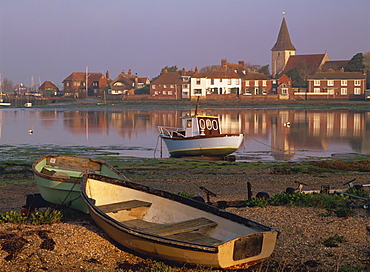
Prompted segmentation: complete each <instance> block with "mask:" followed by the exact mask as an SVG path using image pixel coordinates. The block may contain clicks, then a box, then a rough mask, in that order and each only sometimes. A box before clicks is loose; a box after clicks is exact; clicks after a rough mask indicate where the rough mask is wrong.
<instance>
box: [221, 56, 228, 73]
mask: <svg viewBox="0 0 370 272" xmlns="http://www.w3.org/2000/svg"><path fill="white" fill-rule="evenodd" d="M221 70H222V71H226V70H227V60H226V59H222V60H221Z"/></svg>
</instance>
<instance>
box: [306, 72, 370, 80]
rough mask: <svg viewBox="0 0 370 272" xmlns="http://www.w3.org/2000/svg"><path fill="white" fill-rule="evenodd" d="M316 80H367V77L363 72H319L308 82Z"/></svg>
mask: <svg viewBox="0 0 370 272" xmlns="http://www.w3.org/2000/svg"><path fill="white" fill-rule="evenodd" d="M314 79H366V75H364V74H363V73H361V72H319V73H316V74H314V75H313V76H311V77H310V78H309V79H308V80H314Z"/></svg>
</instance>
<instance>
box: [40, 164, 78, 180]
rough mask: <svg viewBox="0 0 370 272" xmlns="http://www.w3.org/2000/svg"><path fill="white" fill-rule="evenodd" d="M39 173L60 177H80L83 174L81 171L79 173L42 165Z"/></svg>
mask: <svg viewBox="0 0 370 272" xmlns="http://www.w3.org/2000/svg"><path fill="white" fill-rule="evenodd" d="M41 173H43V174H46V175H49V176H54V177H62V178H70V177H71V178H80V177H82V175H83V173H81V172H80V171H72V170H65V169H59V168H53V167H43V168H42V169H41Z"/></svg>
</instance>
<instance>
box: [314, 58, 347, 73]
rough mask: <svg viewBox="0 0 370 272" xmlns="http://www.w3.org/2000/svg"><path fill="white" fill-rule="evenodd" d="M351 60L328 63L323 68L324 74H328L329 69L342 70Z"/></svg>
mask: <svg viewBox="0 0 370 272" xmlns="http://www.w3.org/2000/svg"><path fill="white" fill-rule="evenodd" d="M348 62H349V60H335V61H327V62H325V63H324V65H323V66H322V67H321V71H322V72H328V71H329V69H333V70H340V69H342V68H344V67H346V66H347V64H348Z"/></svg>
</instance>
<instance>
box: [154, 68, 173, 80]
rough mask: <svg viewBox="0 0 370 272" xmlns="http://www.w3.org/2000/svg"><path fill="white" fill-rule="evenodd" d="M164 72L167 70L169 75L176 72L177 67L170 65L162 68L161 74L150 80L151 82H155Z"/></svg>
mask: <svg viewBox="0 0 370 272" xmlns="http://www.w3.org/2000/svg"><path fill="white" fill-rule="evenodd" d="M165 70H167V72H168V73H171V72H177V71H178V68H177V65H172V66H171V67H168V66H166V67H164V68H162V70H161V73H160V74H159V75H158V76H156V77H153V78H152V81H154V80H156V79H157V78H158V77H159V76H160V75H162V74H163V72H164V71H165Z"/></svg>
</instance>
